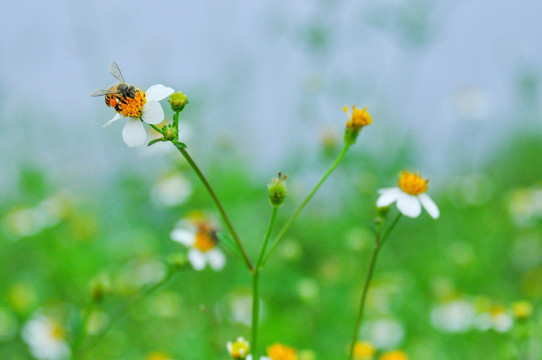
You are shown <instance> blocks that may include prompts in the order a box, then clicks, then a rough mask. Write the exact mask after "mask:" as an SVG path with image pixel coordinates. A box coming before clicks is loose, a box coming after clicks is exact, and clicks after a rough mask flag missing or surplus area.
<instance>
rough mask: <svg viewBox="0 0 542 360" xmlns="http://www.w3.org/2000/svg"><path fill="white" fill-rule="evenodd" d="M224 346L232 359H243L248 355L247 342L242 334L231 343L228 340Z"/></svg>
mask: <svg viewBox="0 0 542 360" xmlns="http://www.w3.org/2000/svg"><path fill="white" fill-rule="evenodd" d="M226 347H227V348H228V352H229V353H230V356H231V357H232V358H234V359H244V358H245V357H247V355H248V349H249V344H248V341H246V340H245V339H244V338H243V337H242V336H240V337H238V338H237V340H236V341H235V342H233V343H232V342H231V341H228V343H227V344H226Z"/></svg>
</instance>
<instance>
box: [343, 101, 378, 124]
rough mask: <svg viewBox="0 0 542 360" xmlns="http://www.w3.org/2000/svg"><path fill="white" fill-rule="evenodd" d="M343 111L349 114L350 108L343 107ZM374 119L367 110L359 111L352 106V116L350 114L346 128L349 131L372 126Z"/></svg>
mask: <svg viewBox="0 0 542 360" xmlns="http://www.w3.org/2000/svg"><path fill="white" fill-rule="evenodd" d="M343 111H344V112H345V113H347V114H348V107H346V106H345V107H343ZM372 123H373V119H372V118H371V115H370V114H369V113H368V112H367V108H364V109H358V108H356V106H355V105H352V114H349V119H348V121H347V122H346V128H347V129H349V130H358V129H361V128H362V127H364V126H366V125H369V124H372Z"/></svg>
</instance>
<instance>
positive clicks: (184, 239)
mask: <svg viewBox="0 0 542 360" xmlns="http://www.w3.org/2000/svg"><path fill="white" fill-rule="evenodd" d="M170 236H171V239H172V240H173V241H177V242H179V243H181V244H183V245H185V246H192V245H194V243H195V242H196V234H194V232H192V231H188V230H184V229H175V230H173V231H172V232H171V234H170Z"/></svg>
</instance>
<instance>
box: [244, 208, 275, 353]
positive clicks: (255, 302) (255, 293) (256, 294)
mask: <svg viewBox="0 0 542 360" xmlns="http://www.w3.org/2000/svg"><path fill="white" fill-rule="evenodd" d="M277 211H278V207H277V206H273V213H272V214H271V220H270V221H269V226H268V228H267V232H266V234H265V239H264V241H263V245H262V249H261V251H260V256H259V257H258V262H257V263H256V266H255V267H254V270H253V271H252V339H251V341H250V343H251V347H252V356H253V358H254V359H257V358H258V323H259V320H260V270H261V267H262V264H263V259H264V255H265V252H266V250H267V246H268V244H269V238H270V237H271V231H272V230H273V225H274V224H275V219H276V217H277Z"/></svg>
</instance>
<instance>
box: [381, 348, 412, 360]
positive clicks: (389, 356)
mask: <svg viewBox="0 0 542 360" xmlns="http://www.w3.org/2000/svg"><path fill="white" fill-rule="evenodd" d="M380 360H408V357H407V356H406V354H405V353H404V352H402V351H400V350H394V351H388V352H386V353H384V354H382V356H381V357H380Z"/></svg>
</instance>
